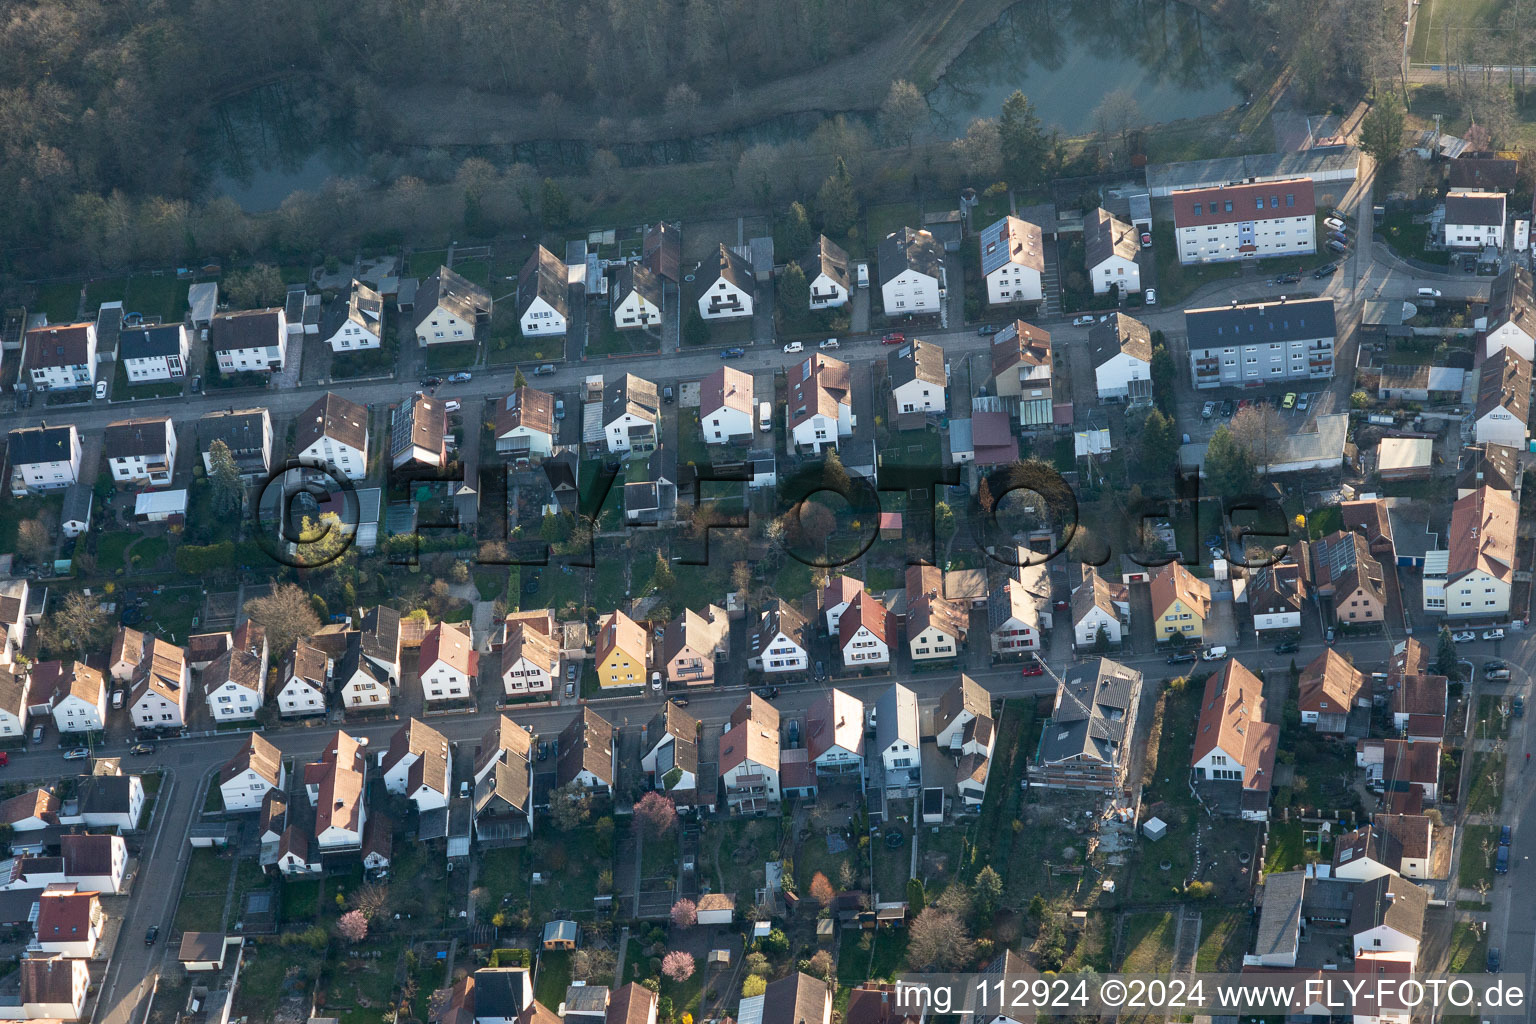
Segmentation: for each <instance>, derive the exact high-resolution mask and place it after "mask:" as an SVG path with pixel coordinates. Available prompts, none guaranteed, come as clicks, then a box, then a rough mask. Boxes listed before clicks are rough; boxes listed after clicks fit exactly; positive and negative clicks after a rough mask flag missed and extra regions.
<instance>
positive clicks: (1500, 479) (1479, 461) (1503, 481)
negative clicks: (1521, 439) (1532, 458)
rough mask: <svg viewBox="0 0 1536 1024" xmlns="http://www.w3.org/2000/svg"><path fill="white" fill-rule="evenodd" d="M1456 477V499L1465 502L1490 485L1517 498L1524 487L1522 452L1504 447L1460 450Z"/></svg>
mask: <svg viewBox="0 0 1536 1024" xmlns="http://www.w3.org/2000/svg"><path fill="white" fill-rule="evenodd" d="M1458 462H1459V468H1458V471H1457V473H1456V497H1457V498H1458V499H1460V498H1465V497H1466V496H1467V495H1469V494H1471V493H1472V492H1473V491H1475V490H1477V489H1478V488H1479V487H1482V486H1483V485H1484V484H1487V485H1488V486H1489V487H1492V488H1493V489H1494V490H1496V491H1509V492H1510V494H1511V496H1512V497H1516V498H1518V496H1519V493H1520V490H1521V487H1520V483H1521V479H1520V477H1521V469H1520V452H1519V451H1517V450H1516V449H1514V448H1511V447H1509V446H1508V445H1503V444H1478V445H1468V446H1467V447H1465V448H1463V449H1462V450H1461V457H1460V459H1459V460H1458Z"/></svg>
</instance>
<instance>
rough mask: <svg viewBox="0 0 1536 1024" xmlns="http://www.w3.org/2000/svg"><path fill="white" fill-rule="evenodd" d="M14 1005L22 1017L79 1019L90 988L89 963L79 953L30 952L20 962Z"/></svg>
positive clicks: (83, 1010)
mask: <svg viewBox="0 0 1536 1024" xmlns="http://www.w3.org/2000/svg"><path fill="white" fill-rule="evenodd" d="M19 967H20V979H21V980H20V991H19V993H18V994H17V997H16V998H17V1000H18V1002H19V1003H20V1005H19V1006H17V1007H16V1009H18V1010H20V1011H21V1018H20V1019H23V1020H61V1021H63V1020H80V1019H81V1018H82V1017H84V1016H85V996H86V993H88V992H89V991H90V988H91V969H90V964H89V963H87V962H86V961H85V960H83V959H81V958H79V957H71V956H64V955H54V956H31V957H27V958H25V959H23V960H22V961H21V962H20V964H19Z"/></svg>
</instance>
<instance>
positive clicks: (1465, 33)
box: [1408, 0, 1507, 64]
mask: <svg viewBox="0 0 1536 1024" xmlns="http://www.w3.org/2000/svg"><path fill="white" fill-rule="evenodd" d="M1506 6H1507V2H1506V0H1423V2H1422V3H1421V4H1419V5H1418V13H1417V15H1416V16H1415V19H1414V23H1413V43H1412V46H1411V47H1410V49H1409V51H1408V59H1409V60H1410V61H1412V62H1413V63H1415V64H1440V63H1444V61H1445V60H1446V44H1447V43H1449V44H1450V46H1451V51H1450V52H1451V55H1452V57H1453V58H1454V56H1455V54H1456V53H1457V52H1459V51H1458V47H1459V46H1460V45H1461V44H1463V43H1466V42H1468V41H1469V39H1468V37H1469V36H1481V35H1482V34H1483V33H1485V32H1490V31H1491V30H1493V29H1494V28H1495V27H1496V26H1497V25H1498V22H1499V14H1500V13H1501V12H1502V11H1503V10H1504V8H1505V7H1506Z"/></svg>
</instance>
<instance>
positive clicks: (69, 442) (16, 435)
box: [6, 422, 80, 498]
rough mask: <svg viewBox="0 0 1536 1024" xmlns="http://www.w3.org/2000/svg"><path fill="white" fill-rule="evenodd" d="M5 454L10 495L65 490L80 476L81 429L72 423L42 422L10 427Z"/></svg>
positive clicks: (16, 495) (17, 495)
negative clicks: (14, 428) (58, 424)
mask: <svg viewBox="0 0 1536 1024" xmlns="http://www.w3.org/2000/svg"><path fill="white" fill-rule="evenodd" d="M6 458H8V459H9V460H10V463H11V496H12V497H14V498H24V497H26V496H27V495H29V494H37V493H40V492H42V491H60V490H64V489H65V488H67V487H69V486H71V485H72V484H75V483H78V482H79V480H80V433H79V431H77V430H76V429H75V425H74V424H73V423H71V424H69V425H68V426H63V427H50V426H49V425H48V424H47V423H46V422H45V423H42V424H40V425H38V426H35V427H22V428H20V429H18V430H13V431H11V433H10V439H9V444H8V446H7V448H6Z"/></svg>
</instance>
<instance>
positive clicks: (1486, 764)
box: [1467, 754, 1504, 814]
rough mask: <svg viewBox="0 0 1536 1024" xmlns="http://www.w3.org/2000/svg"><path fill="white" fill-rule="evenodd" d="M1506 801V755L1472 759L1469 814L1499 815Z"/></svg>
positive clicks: (1481, 756) (1484, 755) (1487, 755)
mask: <svg viewBox="0 0 1536 1024" xmlns="http://www.w3.org/2000/svg"><path fill="white" fill-rule="evenodd" d="M1503 800H1504V755H1503V754H1478V755H1476V756H1474V757H1473V759H1472V785H1471V789H1470V791H1469V792H1468V793H1467V813H1468V814H1497V813H1498V810H1499V805H1500V804H1501V803H1503Z"/></svg>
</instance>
